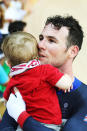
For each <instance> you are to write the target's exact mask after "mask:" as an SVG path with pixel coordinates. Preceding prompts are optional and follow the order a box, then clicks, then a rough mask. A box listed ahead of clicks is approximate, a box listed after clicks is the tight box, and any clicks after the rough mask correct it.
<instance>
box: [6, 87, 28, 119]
mask: <svg viewBox="0 0 87 131" xmlns="http://www.w3.org/2000/svg"><path fill="white" fill-rule="evenodd" d="M14 92H15V95H14V94H12V93H11V94H10V97H9V99H8V101H7V104H6V107H7V111H8V114H9V115H10V116H11V117H12V118H14V119H15V120H16V121H17V120H18V117H19V116H20V114H21V113H22V112H24V111H26V105H25V102H24V100H23V99H22V96H21V94H20V92H19V91H18V90H17V88H14Z"/></svg>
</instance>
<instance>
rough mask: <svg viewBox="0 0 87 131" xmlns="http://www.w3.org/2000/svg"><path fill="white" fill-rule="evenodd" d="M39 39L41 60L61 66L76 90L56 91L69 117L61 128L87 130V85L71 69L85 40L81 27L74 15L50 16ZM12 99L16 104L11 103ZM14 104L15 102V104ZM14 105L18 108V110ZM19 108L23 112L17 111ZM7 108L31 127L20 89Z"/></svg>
mask: <svg viewBox="0 0 87 131" xmlns="http://www.w3.org/2000/svg"><path fill="white" fill-rule="evenodd" d="M39 39H40V42H39V44H38V48H39V56H40V60H41V62H43V63H44V64H48V63H49V64H51V65H53V66H55V67H58V68H59V69H60V70H61V71H62V72H64V73H68V74H69V75H70V76H71V78H72V81H73V90H71V92H70V93H63V92H61V91H57V94H58V97H59V100H60V106H61V110H62V117H63V118H64V119H68V120H67V122H66V124H65V125H64V127H63V129H62V131H74V130H77V129H78V130H79V131H87V123H86V121H85V120H84V118H85V115H86V110H87V93H86V92H87V86H86V85H85V84H83V83H82V82H81V81H79V80H78V79H77V78H75V77H74V75H73V71H72V63H73V60H74V59H75V57H76V56H77V54H78V52H79V50H80V49H81V46H82V42H83V31H82V28H81V26H80V25H79V23H78V21H77V20H76V19H74V18H73V17H72V16H68V17H61V16H55V17H51V18H48V19H47V21H46V24H45V27H44V29H43V31H42V33H41V34H40V36H39ZM13 100H14V101H15V102H16V104H13V103H12V101H13ZM11 104H13V106H12V107H11ZM19 105H20V106H19ZM14 108H16V109H17V113H16V111H15V110H14ZM20 108H21V111H20V112H18V110H20ZM7 110H8V113H9V115H10V116H12V117H13V118H14V119H17V122H18V123H19V124H20V125H21V127H22V128H23V130H24V131H28V130H29V129H30V123H29V122H30V121H29V119H30V118H29V115H28V114H27V112H26V111H25V110H26V108H25V104H24V103H23V101H22V99H21V98H20V94H19V92H18V93H16V97H15V96H14V95H12V94H11V96H10V98H9V101H8V102H7ZM38 131H39V129H38Z"/></svg>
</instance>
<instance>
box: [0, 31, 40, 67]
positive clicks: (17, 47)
mask: <svg viewBox="0 0 87 131" xmlns="http://www.w3.org/2000/svg"><path fill="white" fill-rule="evenodd" d="M1 48H2V50H3V52H4V54H5V56H6V58H7V59H8V60H9V61H10V63H11V66H15V65H18V64H21V63H27V62H28V61H29V60H32V59H35V58H37V57H38V48H37V41H36V39H35V37H34V36H33V35H31V34H29V33H26V32H22V31H19V32H15V33H12V34H10V35H8V36H7V37H6V38H5V39H4V41H3V43H2V47H1Z"/></svg>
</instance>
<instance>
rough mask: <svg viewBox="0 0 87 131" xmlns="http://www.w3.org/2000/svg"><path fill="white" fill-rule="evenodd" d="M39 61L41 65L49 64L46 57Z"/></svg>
mask: <svg viewBox="0 0 87 131" xmlns="http://www.w3.org/2000/svg"><path fill="white" fill-rule="evenodd" d="M39 60H40V62H41V64H47V61H46V58H45V57H39Z"/></svg>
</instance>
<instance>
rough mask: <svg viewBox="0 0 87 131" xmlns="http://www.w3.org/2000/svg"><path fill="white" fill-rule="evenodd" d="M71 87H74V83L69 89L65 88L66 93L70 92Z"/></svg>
mask: <svg viewBox="0 0 87 131" xmlns="http://www.w3.org/2000/svg"><path fill="white" fill-rule="evenodd" d="M70 89H73V85H71V87H70V88H69V89H65V90H64V93H66V92H70Z"/></svg>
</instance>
